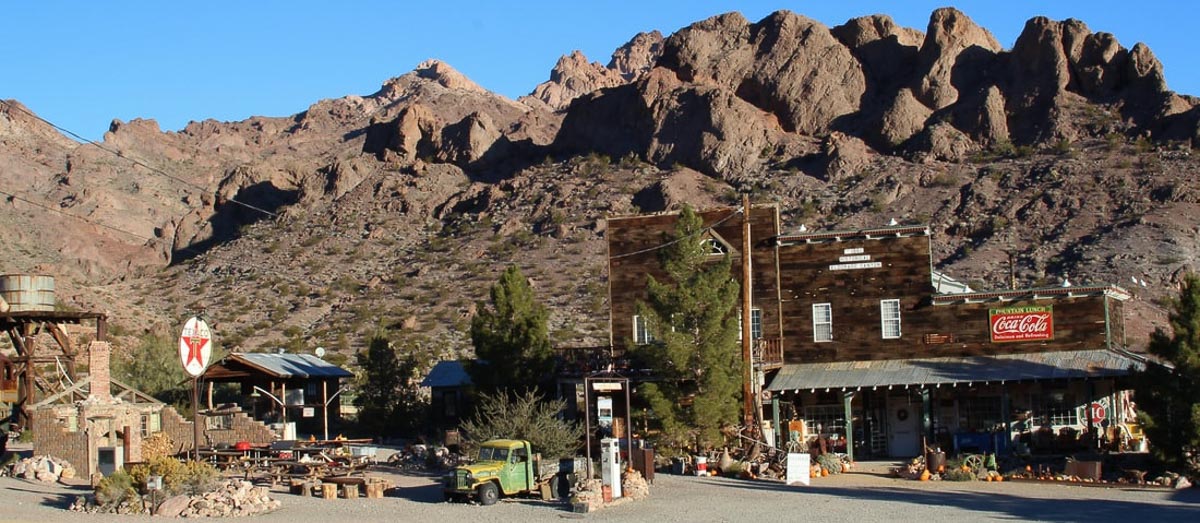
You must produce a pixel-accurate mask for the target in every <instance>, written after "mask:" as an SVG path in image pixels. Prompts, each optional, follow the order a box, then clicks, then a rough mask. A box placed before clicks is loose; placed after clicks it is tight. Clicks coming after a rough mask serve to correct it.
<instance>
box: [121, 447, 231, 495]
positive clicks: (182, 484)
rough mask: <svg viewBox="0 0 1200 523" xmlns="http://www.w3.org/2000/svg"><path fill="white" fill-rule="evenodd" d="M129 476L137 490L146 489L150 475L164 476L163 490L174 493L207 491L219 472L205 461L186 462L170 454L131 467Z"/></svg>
mask: <svg viewBox="0 0 1200 523" xmlns="http://www.w3.org/2000/svg"><path fill="white" fill-rule="evenodd" d="M129 476H130V478H131V481H132V486H133V487H135V488H136V489H137V490H145V489H146V481H147V479H148V478H149V477H150V476H162V478H163V490H164V491H166V492H168V493H170V494H172V495H173V494H198V493H201V492H206V491H208V490H210V489H211V488H212V486H213V483H214V482H215V480H216V479H217V477H218V476H219V473H218V472H217V469H216V468H215V467H213V466H212V465H210V464H208V463H205V462H203V461H188V462H187V463H184V462H181V461H179V460H177V459H175V458H172V457H170V456H159V457H154V458H150V460H148V461H147V462H145V463H139V464H137V465H134V466H132V467H130V468H129Z"/></svg>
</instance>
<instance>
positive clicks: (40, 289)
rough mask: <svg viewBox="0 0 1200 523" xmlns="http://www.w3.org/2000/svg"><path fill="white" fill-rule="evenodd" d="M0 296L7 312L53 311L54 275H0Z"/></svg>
mask: <svg viewBox="0 0 1200 523" xmlns="http://www.w3.org/2000/svg"><path fill="white" fill-rule="evenodd" d="M0 298H3V299H4V301H5V302H7V303H8V307H9V312H31V311H53V310H54V303H55V300H54V277H53V276H45V275H33V274H3V275H0Z"/></svg>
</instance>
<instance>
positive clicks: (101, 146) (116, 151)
mask: <svg viewBox="0 0 1200 523" xmlns="http://www.w3.org/2000/svg"><path fill="white" fill-rule="evenodd" d="M0 104H3V105H4V106H5V107H7V108H8V109H9V110H12V109H17V110H19V111H21V112H23V113H25V114H27V115H29V116H30V117H32V118H34V119H36V120H38V121H40V122H42V123H44V124H46V125H49V126H50V127H53V128H55V129H57V130H58V131H59V132H62V133H64V134H67V135H70V136H72V137H74V138H75V139H76V140H79V141H81V142H84V143H87V144H89V145H92V146H94V147H96V148H97V149H100V150H101V151H104V152H106V153H109V154H111V155H113V156H116V157H118V158H123V159H125V160H128V161H129V162H130V163H132V164H134V165H137V166H139V167H142V168H145V169H146V170H149V171H150V172H152V173H155V174H159V175H162V176H164V177H166V178H169V179H171V180H174V181H176V182H179V183H181V184H184V185H187V186H189V187H192V188H194V189H197V190H199V191H202V192H208V190H209V189H208V188H207V187H204V186H202V185H198V184H195V183H192V182H189V181H187V180H184V179H183V178H180V177H178V176H175V175H172V174H171V173H168V172H166V171H164V170H162V169H159V168H157V167H154V166H152V165H149V164H147V163H146V162H143V161H141V160H139V159H137V158H134V157H132V156H127V155H126V154H125V153H124V152H123V151H121V150H120V149H112V148H109V147H106V146H104V144H101V143H100V142H97V141H95V140H91V139H89V138H85V137H83V136H80V135H79V134H77V133H75V132H74V131H72V130H70V129H67V128H66V127H63V126H61V125H58V124H56V123H54V122H51V121H50V120H47V119H45V118H42V117H41V116H38V115H37V114H36V113H34V112H33V111H30V110H29V109H26V108H24V107H21V106H19V105H14V104H12V103H11V102H9V101H7V100H0ZM228 201H229V202H231V203H235V204H237V205H240V206H242V207H245V208H247V209H250V210H252V211H258V212H260V213H263V214H265V215H267V216H270V217H271V218H277V217H278V215H277V214H275V213H273V212H271V211H268V210H266V209H263V208H261V207H257V206H254V205H251V204H248V203H244V202H240V201H238V200H237V199H234V198H229V200H228Z"/></svg>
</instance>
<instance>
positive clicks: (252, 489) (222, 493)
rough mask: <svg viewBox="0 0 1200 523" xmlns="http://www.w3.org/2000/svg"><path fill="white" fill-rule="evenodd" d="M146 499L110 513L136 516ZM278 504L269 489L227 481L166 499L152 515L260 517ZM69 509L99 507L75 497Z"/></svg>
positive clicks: (144, 507)
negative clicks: (259, 515)
mask: <svg viewBox="0 0 1200 523" xmlns="http://www.w3.org/2000/svg"><path fill="white" fill-rule="evenodd" d="M149 503H150V498H149V497H144V498H143V500H142V503H136V502H135V503H121V504H120V505H119V506H117V507H116V508H115V509H112V511H115V512H116V513H118V514H138V513H145V512H148V510H149V509H148V507H149ZM280 504H281V503H280V502H279V500H277V499H272V498H271V496H270V490H269V489H267V488H266V487H256V486H254V484H252V483H250V482H248V481H242V480H229V481H226V482H224V483H221V484H220V485H219V486H218V487H217V488H215V489H213V490H211V491H209V492H205V493H204V494H200V495H196V496H188V495H186V494H181V495H178V496H174V497H169V498H166V499H165V500H163V501H162V502H161V503H159V504H158V508H157V509H156V510H155V514H156V515H160V516H166V517H184V518H195V517H220V518H225V517H240V516H252V515H256V514H264V513H267V512H271V511H274V510H276V509H278V508H279V506H280ZM70 509H71V510H72V511H75V512H93V513H94V512H101V511H102V507H100V506H98V505H97V504H96V501H95V498H94V497H91V496H86V497H85V496H80V497H78V498H75V502H74V503H73V504H71V507H70Z"/></svg>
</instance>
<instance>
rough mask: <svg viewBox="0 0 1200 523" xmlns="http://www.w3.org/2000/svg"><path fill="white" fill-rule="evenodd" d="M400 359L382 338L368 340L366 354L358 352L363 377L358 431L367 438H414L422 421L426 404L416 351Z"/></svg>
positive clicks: (357, 400)
mask: <svg viewBox="0 0 1200 523" xmlns="http://www.w3.org/2000/svg"><path fill="white" fill-rule="evenodd" d="M404 353H405V356H404V357H403V358H402V357H400V356H399V354H398V353H397V351H396V350H395V349H394V348H393V347H392V344H391V342H389V341H388V339H387V338H386V337H385V336H384V335H382V334H376V335H374V336H373V337H372V338H371V341H370V344H369V345H368V347H367V350H366V351H364V352H359V353H358V356H357V360H358V366H359V367H360V368H362V370H363V376H362V378H361V382H360V383H359V386H358V397H357V398H355V405H357V406H358V408H359V411H358V422H359V427H360V428H361V429H362V430H363V431H364V432H367V433H368V434H376V435H397V434H399V435H406V436H411V435H414V434H415V433H416V431H417V429H418V428H419V427H420V426H421V424H422V422H424V421H425V417H424V414H425V408H426V406H427V402H426V401H425V400H424V398H422V396H421V395H420V393H419V388H418V383H417V380H418V374H419V371H420V362H419V360H418V358H417V354H416V351H414V350H407V351H404Z"/></svg>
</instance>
